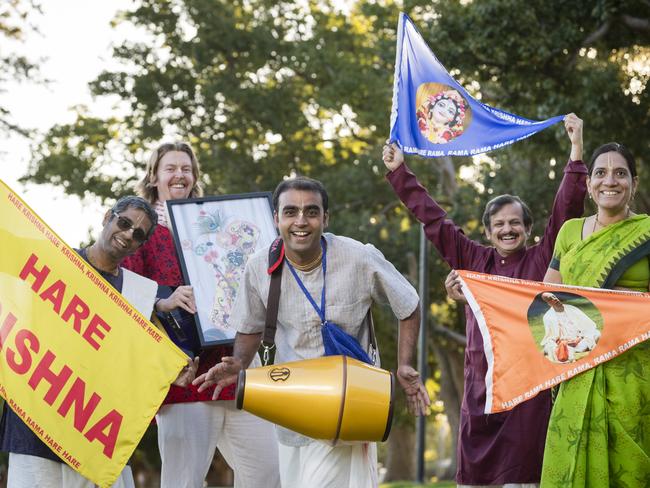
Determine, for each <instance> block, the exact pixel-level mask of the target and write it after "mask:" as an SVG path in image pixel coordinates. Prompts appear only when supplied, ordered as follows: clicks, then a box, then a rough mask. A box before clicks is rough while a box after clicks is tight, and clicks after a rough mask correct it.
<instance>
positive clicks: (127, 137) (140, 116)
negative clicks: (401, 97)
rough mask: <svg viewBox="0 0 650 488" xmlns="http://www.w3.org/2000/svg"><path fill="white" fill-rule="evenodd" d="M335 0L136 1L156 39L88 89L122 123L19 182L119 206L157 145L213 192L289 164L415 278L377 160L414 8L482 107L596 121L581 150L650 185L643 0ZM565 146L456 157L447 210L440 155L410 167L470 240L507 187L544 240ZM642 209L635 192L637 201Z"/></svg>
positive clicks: (70, 140) (410, 250)
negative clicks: (184, 159) (623, 154)
mask: <svg viewBox="0 0 650 488" xmlns="http://www.w3.org/2000/svg"><path fill="white" fill-rule="evenodd" d="M340 3H341V2H334V1H333V0H320V1H319V0H309V1H307V2H292V1H286V0H285V1H279V2H278V1H275V0H274V1H271V0H137V1H136V2H135V7H134V9H133V10H132V11H130V12H125V13H123V14H122V15H121V16H120V19H119V21H121V22H127V23H130V24H132V25H134V26H137V27H138V28H140V29H141V30H142V31H144V33H145V34H146V36H145V37H146V39H145V40H144V41H138V42H135V41H129V42H125V43H124V44H123V45H120V46H117V47H116V48H115V51H114V57H115V58H116V59H117V60H118V61H120V62H121V63H122V65H123V67H124V68H123V69H120V70H117V71H106V72H104V73H102V74H101V75H99V76H98V78H97V79H96V80H95V81H94V82H93V83H92V89H93V91H94V93H95V95H96V96H98V97H103V96H116V97H117V98H118V99H119V100H121V101H122V103H123V104H124V106H125V107H126V110H125V112H126V113H127V115H126V116H124V117H114V118H111V119H108V120H102V119H96V118H94V117H92V116H90V115H88V114H85V113H83V112H80V113H79V114H78V117H77V120H76V121H75V122H74V123H72V124H70V125H63V126H56V127H53V128H52V129H51V130H50V131H49V132H48V133H47V134H46V135H45V136H44V138H43V139H42V141H40V142H39V143H38V144H37V145H35V148H34V159H33V165H32V166H31V168H30V170H29V174H28V175H26V177H25V179H26V180H30V181H36V182H42V183H44V182H54V183H57V184H60V185H62V186H63V187H64V188H65V189H66V191H67V192H68V193H70V194H76V195H81V196H85V195H88V194H94V195H97V196H98V197H100V198H104V199H114V198H117V197H119V196H120V195H121V194H123V193H127V192H132V191H133V187H134V184H135V181H136V180H137V179H138V178H139V177H140V176H141V174H142V168H143V163H144V161H145V159H146V149H147V148H150V147H151V146H152V145H155V144H156V143H157V142H158V141H160V140H162V139H166V138H169V134H174V135H176V136H178V137H181V138H184V139H187V140H189V142H190V143H192V144H193V145H194V146H195V148H196V149H197V151H198V155H199V159H200V161H201V163H202V168H203V170H204V173H205V176H204V180H205V183H206V187H207V193H208V194H214V193H239V192H248V191H258V190H272V189H273V188H274V187H275V185H276V184H277V183H278V181H280V180H281V178H282V177H284V176H286V175H289V174H291V173H294V172H295V173H299V174H306V175H309V176H313V177H316V178H319V179H321V180H322V181H323V182H324V183H325V184H326V186H327V188H328V189H329V192H330V194H331V223H330V225H331V226H330V229H331V230H332V231H333V232H336V233H340V234H346V235H349V236H351V237H354V238H357V239H360V240H362V241H370V242H373V243H375V244H376V245H377V246H378V247H379V248H380V249H381V250H382V251H383V252H384V253H385V255H386V256H387V258H389V259H390V260H391V261H393V262H394V263H395V264H396V266H397V267H398V268H399V269H401V270H403V271H406V270H407V269H408V265H409V262H412V260H413V256H417V246H418V235H419V226H418V225H417V224H416V223H415V222H414V221H413V219H412V218H411V217H410V216H409V215H408V213H407V212H405V210H404V208H403V207H402V206H401V205H399V204H398V202H397V201H396V198H395V196H394V195H393V193H392V191H391V190H390V188H389V186H388V185H387V183H386V182H385V181H384V180H383V173H384V169H383V163H382V162H381V146H382V144H383V142H384V140H385V137H386V136H387V134H388V120H389V111H390V104H391V94H392V75H393V63H394V61H393V60H394V55H395V29H396V25H397V14H398V11H399V10H400V6H401V5H403V10H404V11H406V12H407V13H408V14H409V15H410V16H411V17H412V18H413V20H414V21H415V22H416V23H417V24H418V25H419V27H420V29H421V32H422V34H423V37H424V38H425V39H426V40H427V41H428V43H429V45H430V46H431V47H432V49H433V50H434V52H435V53H436V55H437V56H438V58H439V59H440V60H441V61H442V63H443V64H444V65H445V66H446V67H447V68H448V69H449V70H450V71H451V72H452V74H454V76H456V78H457V79H458V80H459V81H460V82H461V83H463V84H464V86H466V87H467V88H468V90H469V91H470V92H472V93H475V94H477V95H478V96H480V97H481V101H483V102H484V103H488V104H490V105H493V106H496V107H499V108H502V109H504V110H507V111H510V112H513V113H516V114H519V115H521V116H524V117H528V118H533V119H535V118H539V119H541V118H545V117H549V116H552V115H555V114H558V113H567V112H571V111H573V112H576V113H577V114H578V115H579V116H581V117H582V118H583V119H584V120H585V148H586V149H587V153H586V154H588V153H589V152H590V151H591V150H592V149H593V148H595V147H596V146H598V145H600V144H602V143H605V142H608V141H610V140H618V141H620V142H623V143H625V144H627V145H628V146H629V147H630V148H631V149H632V151H633V153H634V154H635V155H636V156H637V160H638V165H639V167H640V174H641V179H642V181H641V184H640V188H645V187H646V184H647V183H648V181H649V178H650V176H649V175H648V173H649V172H648V171H647V169H646V168H647V166H648V165H647V154H648V153H649V149H650V139H649V138H648V137H647V134H648V133H649V127H650V124H649V122H650V120H649V118H650V109H649V107H650V104H649V100H648V97H649V93H650V91H649V90H647V89H646V84H647V81H648V77H650V69H648V66H649V64H650V61H649V59H650V28H649V27H648V22H649V19H650V6H649V4H648V2H647V1H645V0H631V1H621V0H597V1H594V0H577V1H574V2H567V1H566V0H546V1H539V0H533V1H529V2H521V1H516V0H481V1H467V0H465V1H462V2H461V1H454V0H449V1H439V0H438V1H433V2H431V1H430V0H404V1H403V2H394V1H392V0H381V1H371V0H358V1H356V2H354V3H351V2H348V4H351V5H352V6H351V8H350V11H349V12H347V11H341V10H338V9H337V7H336V6H337V5H338V4H340ZM398 4H399V5H398ZM569 146H570V144H569V142H568V140H567V138H566V136H565V135H564V131H563V128H562V127H561V125H558V126H555V127H553V128H551V129H548V130H546V131H543V132H542V133H540V134H538V135H535V136H534V137H532V138H530V139H528V140H526V141H522V142H520V143H518V144H515V145H513V146H510V147H509V148H506V149H503V150H500V151H496V152H494V153H491V154H489V157H490V159H483V160H481V162H477V163H474V162H473V161H472V160H471V159H468V158H458V159H455V160H454V161H453V164H454V167H455V170H456V172H458V171H460V169H461V168H466V169H467V168H469V169H471V170H472V172H473V175H474V176H472V177H471V178H468V179H466V180H459V181H458V188H457V190H456V191H455V193H453V201H452V200H450V199H449V198H450V197H449V195H451V194H452V193H451V192H448V191H447V190H448V188H447V187H446V184H445V183H444V181H445V180H444V179H443V174H442V171H441V170H440V168H441V165H440V162H439V161H437V160H422V159H418V158H413V159H411V160H410V161H409V165H410V166H411V167H412V168H413V169H414V170H415V172H416V173H417V174H418V176H419V177H420V179H421V181H422V183H423V184H424V185H425V186H426V187H427V188H428V189H429V191H430V192H431V193H432V195H434V196H435V197H436V198H438V199H439V200H440V201H442V202H443V204H444V205H445V206H446V207H447V208H448V210H449V216H450V217H451V218H453V219H454V220H455V221H456V222H458V223H459V224H460V225H461V226H462V227H463V229H464V230H465V232H466V233H467V234H468V235H469V236H471V237H473V238H477V239H481V228H480V225H478V221H479V219H480V215H481V213H482V208H483V206H484V204H485V203H486V201H487V200H488V199H489V198H491V197H492V196H495V195H497V194H499V193H513V194H519V195H521V196H522V197H523V198H524V199H525V200H526V201H527V202H528V203H529V206H530V207H531V209H532V211H533V214H534V216H535V218H536V224H535V228H534V235H538V236H539V235H541V233H542V231H543V224H544V222H545V218H546V216H547V213H548V209H550V207H551V203H552V199H553V195H554V193H555V190H556V188H557V185H558V183H559V180H560V178H561V176H562V169H563V166H564V161H565V160H566V158H567V156H568V150H569ZM553 158H554V161H552V159H553ZM445 195H446V196H445ZM648 208H650V198H649V197H648V195H646V194H645V193H643V192H640V194H639V195H637V209H638V210H640V211H644V210H647V209H648ZM447 272H448V267H447V266H446V265H445V264H444V263H443V262H442V261H441V260H440V258H439V257H438V256H437V255H435V257H434V258H433V259H431V263H430V277H431V283H432V284H433V286H432V289H431V292H430V293H431V296H430V299H431V301H432V303H434V304H438V305H439V306H438V307H437V308H436V309H435V311H436V318H437V320H439V321H440V323H441V324H442V325H446V326H448V327H450V328H454V329H456V330H458V331H462V320H461V319H460V318H459V316H458V313H457V311H455V310H454V308H453V307H450V306H449V304H446V302H445V298H444V297H445V293H444V288H443V286H442V283H443V280H444V276H445V275H446V273H447ZM461 313H462V311H461ZM378 327H379V329H380V338H379V341H380V345H381V344H384V346H383V348H382V352H383V354H384V356H385V360H384V364H385V365H387V366H388V365H392V364H394V358H391V357H390V350H391V349H394V348H392V347H391V345H392V344H394V341H395V334H396V331H395V325H394V322H392V319H391V318H390V317H389V314H383V315H382V316H381V320H380V321H379V324H378ZM450 347H457V346H450ZM432 366H434V367H435V364H433V358H432Z"/></svg>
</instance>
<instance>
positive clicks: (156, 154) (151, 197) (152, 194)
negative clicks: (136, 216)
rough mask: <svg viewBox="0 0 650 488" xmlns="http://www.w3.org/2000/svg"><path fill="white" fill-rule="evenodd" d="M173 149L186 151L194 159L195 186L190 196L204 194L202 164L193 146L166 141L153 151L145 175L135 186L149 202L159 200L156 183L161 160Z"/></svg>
mask: <svg viewBox="0 0 650 488" xmlns="http://www.w3.org/2000/svg"><path fill="white" fill-rule="evenodd" d="M172 151H179V152H184V153H185V154H187V155H188V156H189V157H190V160H191V161H192V176H194V186H193V187H192V191H190V196H189V198H196V197H201V196H203V186H202V184H201V182H200V181H199V176H200V175H201V166H200V165H199V160H198V159H197V158H196V155H195V154H194V151H193V150H192V146H190V145H189V144H188V143H187V142H166V143H164V144H161V145H160V146H158V147H157V148H156V149H155V150H154V151H153V153H151V156H150V157H149V161H147V167H146V170H145V175H144V177H143V178H142V179H141V180H140V181H139V182H138V184H137V186H136V187H135V188H136V191H137V193H138V195H140V196H141V197H142V198H144V199H145V200H147V201H148V202H149V203H156V201H157V200H158V188H157V187H156V185H155V181H156V174H157V173H158V165H159V164H160V160H161V159H162V158H163V157H164V156H165V154H167V153H169V152H172Z"/></svg>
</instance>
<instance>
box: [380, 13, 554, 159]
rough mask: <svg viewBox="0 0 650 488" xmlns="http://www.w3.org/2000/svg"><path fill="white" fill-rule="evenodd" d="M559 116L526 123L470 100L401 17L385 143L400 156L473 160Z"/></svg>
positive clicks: (526, 121)
mask: <svg viewBox="0 0 650 488" xmlns="http://www.w3.org/2000/svg"><path fill="white" fill-rule="evenodd" d="M563 118H564V116H563V115H559V116H556V117H553V118H550V119H548V120H544V121H540V122H538V121H534V120H528V119H524V118H523V117H519V116H518V115H513V114H510V113H508V112H504V111H503V110H499V109H496V108H492V107H489V106H488V105H485V104H483V103H481V102H479V101H478V100H475V99H474V98H472V97H471V96H470V95H469V93H467V91H465V89H464V88H463V87H462V86H460V84H458V82H456V80H454V79H453V78H452V77H451V76H450V75H449V73H447V70H446V69H445V68H444V66H443V65H442V64H441V63H440V61H438V59H437V58H436V56H435V55H434V54H433V53H432V52H431V50H430V49H429V46H427V44H426V42H424V39H422V36H421V35H420V33H419V32H418V31H417V29H416V28H415V25H414V24H413V22H412V21H411V19H410V18H409V17H408V16H407V15H406V14H404V13H400V17H399V25H398V27H397V54H396V57H395V82H394V86H393V106H392V110H391V116H390V139H391V140H392V141H396V142H397V143H398V145H399V146H400V147H401V148H402V151H404V152H405V153H407V154H419V155H420V156H424V157H428V158H435V157H440V156H473V155H475V154H480V153H484V152H488V151H492V150H493V149H498V148H500V147H504V146H507V145H509V144H512V143H513V142H516V141H520V140H522V139H525V138H527V137H529V136H532V135H533V134H534V133H536V132H538V131H540V130H542V129H545V128H546V127H548V126H550V125H553V124H555V123H556V122H559V121H560V120H562V119H563Z"/></svg>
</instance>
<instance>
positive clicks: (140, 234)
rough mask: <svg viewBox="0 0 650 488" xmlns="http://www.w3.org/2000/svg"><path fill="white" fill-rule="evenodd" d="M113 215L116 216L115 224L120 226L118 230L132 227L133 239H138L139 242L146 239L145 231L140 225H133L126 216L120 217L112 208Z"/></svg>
mask: <svg viewBox="0 0 650 488" xmlns="http://www.w3.org/2000/svg"><path fill="white" fill-rule="evenodd" d="M113 215H115V216H116V217H117V226H118V227H119V228H120V230H130V229H133V234H132V235H133V239H134V240H136V241H138V242H139V243H140V244H142V243H143V242H144V241H146V240H147V233H146V232H145V231H143V230H142V229H141V228H140V227H133V222H131V221H130V220H129V219H127V218H126V217H122V216H121V215H120V214H118V213H117V212H116V211H115V210H113Z"/></svg>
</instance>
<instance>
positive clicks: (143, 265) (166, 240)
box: [121, 225, 235, 403]
mask: <svg viewBox="0 0 650 488" xmlns="http://www.w3.org/2000/svg"><path fill="white" fill-rule="evenodd" d="M121 265H122V267H124V268H127V269H129V270H131V271H133V272H134V273H138V274H140V275H142V276H146V277H147V278H149V279H152V280H154V281H155V282H156V283H158V284H159V285H165V286H172V287H174V286H180V285H184V284H185V283H184V281H183V275H182V273H181V266H180V263H179V262H178V257H177V256H176V249H175V247H174V238H173V237H172V234H171V232H169V229H167V227H165V226H162V225H157V226H156V229H155V230H154V232H153V235H152V236H151V237H150V238H149V240H148V241H147V242H145V243H144V245H142V246H141V247H140V249H138V251H137V252H136V253H135V254H133V255H132V256H129V257H127V258H126V259H125V260H124V261H122V264H121ZM196 349H199V344H196ZM231 355H232V346H218V347H216V348H211V349H209V350H207V351H202V352H201V354H200V355H199V370H198V372H197V376H198V375H200V374H203V373H205V372H206V371H207V370H208V369H210V368H211V367H212V366H214V365H215V364H217V363H218V362H219V361H221V357H222V356H231ZM213 391H214V387H212V388H208V389H207V390H204V391H202V392H201V393H199V392H198V391H197V387H196V386H194V385H190V386H188V387H187V388H181V387H179V386H175V385H171V387H170V388H169V393H167V397H166V398H165V400H164V401H163V403H182V402H201V401H208V400H212V393H213ZM234 398H235V386H234V385H233V386H231V387H228V388H225V389H224V390H222V392H221V393H220V394H219V398H218V400H233V399H234Z"/></svg>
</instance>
